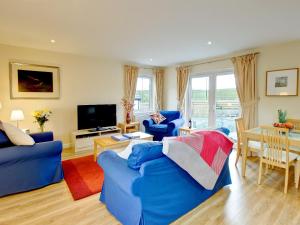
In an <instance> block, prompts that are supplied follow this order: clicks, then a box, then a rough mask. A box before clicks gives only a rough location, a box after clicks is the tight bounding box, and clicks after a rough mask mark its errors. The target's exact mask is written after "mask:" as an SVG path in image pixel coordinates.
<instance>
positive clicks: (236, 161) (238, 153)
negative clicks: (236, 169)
mask: <svg viewBox="0 0 300 225" xmlns="http://www.w3.org/2000/svg"><path fill="white" fill-rule="evenodd" d="M241 152H242V150H241V147H238V148H237V153H236V159H235V166H236V165H237V163H238V161H239V158H240V155H241Z"/></svg>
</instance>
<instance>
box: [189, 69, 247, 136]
mask: <svg viewBox="0 0 300 225" xmlns="http://www.w3.org/2000/svg"><path fill="white" fill-rule="evenodd" d="M187 111H188V115H189V118H190V119H191V121H192V126H193V127H195V128H198V129H205V128H213V127H227V128H229V129H230V131H235V119H236V118H237V117H239V116H240V111H241V109H240V103H239V99H238V95H237V91H236V86H235V77H234V74H233V71H223V72H212V73H207V74H205V73H204V74H194V75H192V76H191V77H190V79H189V90H188V99H187Z"/></svg>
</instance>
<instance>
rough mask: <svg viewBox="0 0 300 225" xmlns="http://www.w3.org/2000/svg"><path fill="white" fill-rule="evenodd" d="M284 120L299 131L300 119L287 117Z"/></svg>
mask: <svg viewBox="0 0 300 225" xmlns="http://www.w3.org/2000/svg"><path fill="white" fill-rule="evenodd" d="M286 122H288V123H292V124H293V125H294V130H295V131H298V132H300V120H299V119H290V118H289V119H287V120H286Z"/></svg>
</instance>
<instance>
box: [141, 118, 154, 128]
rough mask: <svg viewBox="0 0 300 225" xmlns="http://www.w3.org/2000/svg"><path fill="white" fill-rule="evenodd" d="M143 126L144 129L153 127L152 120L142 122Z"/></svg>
mask: <svg viewBox="0 0 300 225" xmlns="http://www.w3.org/2000/svg"><path fill="white" fill-rule="evenodd" d="M143 124H144V126H145V128H148V127H150V126H151V125H153V124H154V122H153V120H152V119H147V120H144V121H143Z"/></svg>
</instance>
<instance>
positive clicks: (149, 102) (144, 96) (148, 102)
mask: <svg viewBox="0 0 300 225" xmlns="http://www.w3.org/2000/svg"><path fill="white" fill-rule="evenodd" d="M152 110H153V78H152V77H151V76H139V77H138V80H137V85H136V93H135V100H134V111H136V112H149V111H152Z"/></svg>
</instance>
